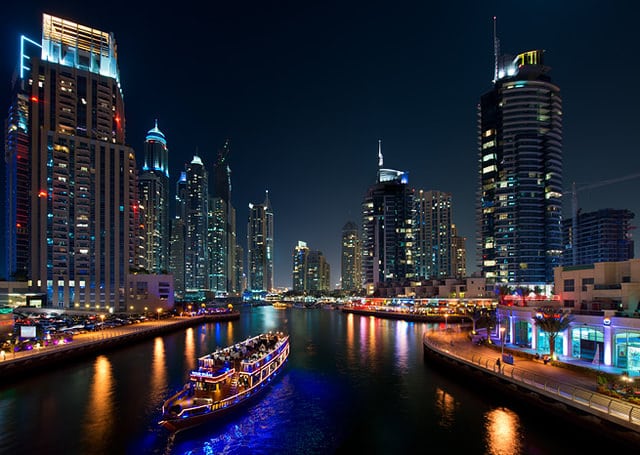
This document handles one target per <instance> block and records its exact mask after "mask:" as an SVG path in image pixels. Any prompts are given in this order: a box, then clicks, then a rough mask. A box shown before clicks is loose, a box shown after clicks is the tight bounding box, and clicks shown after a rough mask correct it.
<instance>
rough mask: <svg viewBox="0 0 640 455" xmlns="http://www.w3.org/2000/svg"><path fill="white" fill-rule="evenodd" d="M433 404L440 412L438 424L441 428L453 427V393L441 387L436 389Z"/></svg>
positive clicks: (454, 407)
mask: <svg viewBox="0 0 640 455" xmlns="http://www.w3.org/2000/svg"><path fill="white" fill-rule="evenodd" d="M435 405H436V410H437V411H439V412H440V419H439V420H438V424H439V425H440V426H441V427H443V428H451V427H453V424H454V421H455V415H456V400H455V398H454V397H453V395H451V394H450V393H448V392H446V391H444V390H443V389H441V388H438V389H436V396H435Z"/></svg>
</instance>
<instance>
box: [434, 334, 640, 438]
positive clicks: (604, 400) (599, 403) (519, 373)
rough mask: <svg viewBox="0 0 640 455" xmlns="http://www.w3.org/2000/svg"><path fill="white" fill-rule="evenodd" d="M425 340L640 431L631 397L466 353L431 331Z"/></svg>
mask: <svg viewBox="0 0 640 455" xmlns="http://www.w3.org/2000/svg"><path fill="white" fill-rule="evenodd" d="M423 342H424V344H425V345H426V346H428V348H429V349H432V350H433V351H436V352H438V353H440V354H442V355H445V356H447V357H450V358H454V359H456V360H458V361H460V362H462V363H465V364H467V365H470V366H473V367H475V368H478V369H480V370H483V371H486V372H488V373H491V374H493V375H495V376H497V377H502V378H505V379H507V380H509V381H511V382H514V383H516V384H519V385H521V386H523V387H525V388H527V389H530V390H535V391H537V392H540V393H542V394H543V395H546V396H549V397H552V398H555V399H557V400H558V401H561V402H565V403H568V404H572V405H574V406H576V407H578V408H582V409H587V410H589V411H591V412H592V413H594V414H596V415H602V414H605V415H606V416H608V417H610V418H611V419H612V420H613V421H619V422H620V423H622V424H624V426H625V427H627V428H632V429H634V430H635V431H640V406H637V405H634V404H633V403H629V402H627V401H623V400H619V399H617V398H613V397H610V396H607V395H604V394H602V393H598V392H594V391H591V390H587V389H583V388H580V387H577V386H574V385H571V384H566V383H562V382H558V381H556V380H555V379H553V378H551V377H549V376H545V375H542V374H538V373H534V372H532V371H529V370H525V369H522V368H518V367H515V366H513V365H510V364H505V363H504V362H503V363H502V365H501V366H498V365H496V360H495V357H494V358H488V357H483V356H480V355H477V354H472V355H471V356H465V355H462V354H460V353H459V352H458V351H456V350H454V349H451V346H450V345H449V344H448V343H442V342H439V341H438V340H435V339H434V337H430V336H429V335H428V334H427V333H425V334H424V336H423Z"/></svg>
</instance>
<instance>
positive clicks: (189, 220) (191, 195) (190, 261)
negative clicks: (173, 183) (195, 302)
mask: <svg viewBox="0 0 640 455" xmlns="http://www.w3.org/2000/svg"><path fill="white" fill-rule="evenodd" d="M185 174H186V177H187V180H186V196H185V197H186V199H185V244H184V256H185V260H184V274H185V289H186V290H202V289H208V287H209V254H208V242H207V237H208V218H209V183H208V174H207V170H206V169H205V167H204V164H203V163H202V160H201V159H200V157H199V156H198V155H195V156H194V157H193V159H192V160H191V163H189V164H187V166H186V170H185Z"/></svg>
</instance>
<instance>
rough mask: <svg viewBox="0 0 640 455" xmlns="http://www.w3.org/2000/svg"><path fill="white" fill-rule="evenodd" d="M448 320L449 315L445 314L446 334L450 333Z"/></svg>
mask: <svg viewBox="0 0 640 455" xmlns="http://www.w3.org/2000/svg"><path fill="white" fill-rule="evenodd" d="M448 318H449V313H445V314H444V330H445V332H448V331H449V322H448Z"/></svg>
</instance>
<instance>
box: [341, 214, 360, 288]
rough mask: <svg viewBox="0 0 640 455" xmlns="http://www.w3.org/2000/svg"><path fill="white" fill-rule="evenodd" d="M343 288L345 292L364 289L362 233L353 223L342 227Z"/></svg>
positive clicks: (349, 222) (350, 222)
mask: <svg viewBox="0 0 640 455" xmlns="http://www.w3.org/2000/svg"><path fill="white" fill-rule="evenodd" d="M341 256H342V261H341V265H342V268H341V280H340V281H341V288H342V290H343V291H359V290H360V289H362V247H361V244H360V231H359V230H358V226H357V225H356V223H354V222H353V221H348V222H347V223H346V224H345V225H344V226H343V227H342V255H341Z"/></svg>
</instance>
